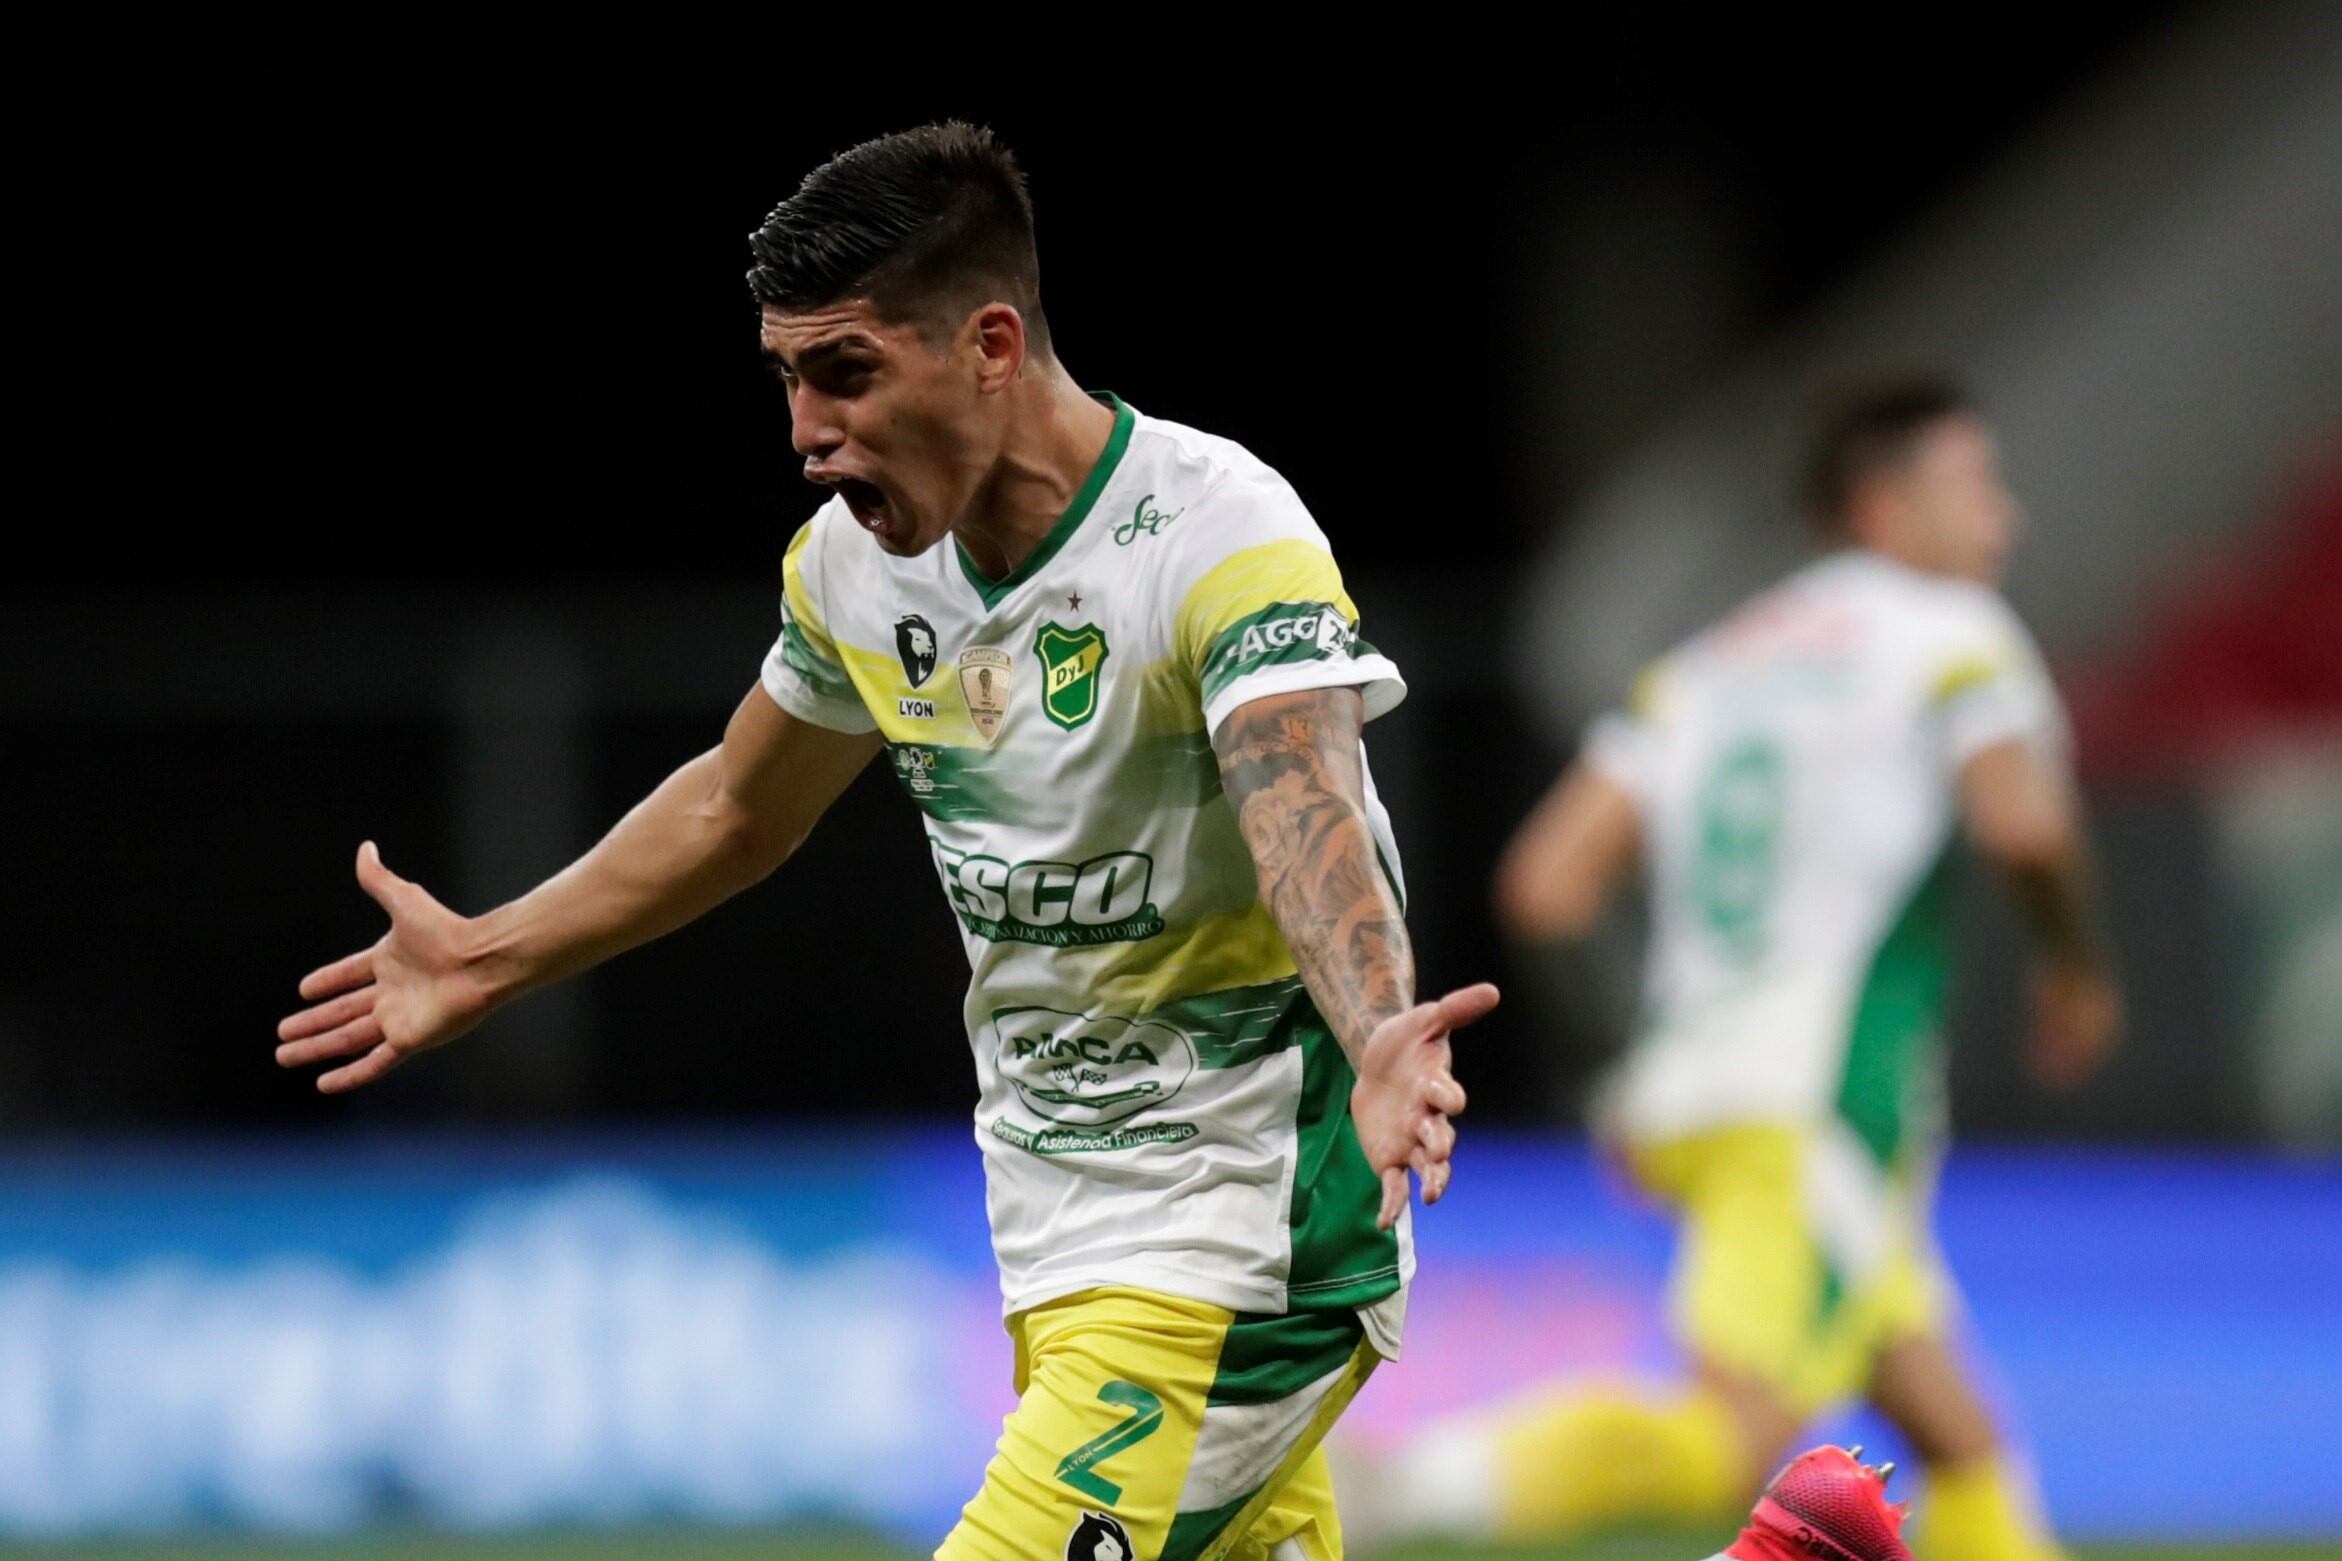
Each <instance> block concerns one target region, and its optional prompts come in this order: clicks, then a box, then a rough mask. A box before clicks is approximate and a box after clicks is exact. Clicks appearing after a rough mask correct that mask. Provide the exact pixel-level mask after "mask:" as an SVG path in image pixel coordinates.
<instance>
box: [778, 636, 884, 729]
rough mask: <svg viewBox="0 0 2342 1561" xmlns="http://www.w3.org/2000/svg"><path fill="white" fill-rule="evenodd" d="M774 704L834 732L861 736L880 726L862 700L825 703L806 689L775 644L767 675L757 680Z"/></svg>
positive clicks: (836, 700)
mask: <svg viewBox="0 0 2342 1561" xmlns="http://www.w3.org/2000/svg"><path fill="white" fill-rule="evenodd" d="M758 681H759V682H760V683H762V684H763V685H764V691H765V693H766V694H767V695H768V696H769V697H770V698H771V699H772V702H773V703H774V704H776V705H779V706H780V707H781V708H782V709H783V710H786V711H788V712H789V714H791V715H793V716H795V717H796V718H797V719H798V720H800V721H810V722H812V723H813V724H814V725H815V726H825V727H827V728H829V729H830V730H831V731H833V732H845V733H848V734H850V735H853V736H860V735H861V734H862V733H864V732H875V731H877V730H878V722H877V721H876V720H875V719H873V718H872V716H871V714H870V711H869V709H868V708H867V707H866V706H865V705H863V703H862V702H861V701H860V700H853V701H847V700H843V699H825V698H823V697H822V696H821V695H819V694H817V693H815V692H814V691H813V690H812V689H811V688H810V687H808V686H807V685H806V682H805V680H804V679H803V678H801V677H799V676H798V675H797V672H796V669H794V668H793V667H791V666H790V665H789V664H788V663H787V662H785V661H783V660H782V659H781V649H780V646H779V645H778V644H777V643H776V644H775V645H774V646H773V649H772V653H771V654H770V655H768V656H766V657H765V658H764V671H763V674H762V676H761V677H760V678H759V679H758Z"/></svg>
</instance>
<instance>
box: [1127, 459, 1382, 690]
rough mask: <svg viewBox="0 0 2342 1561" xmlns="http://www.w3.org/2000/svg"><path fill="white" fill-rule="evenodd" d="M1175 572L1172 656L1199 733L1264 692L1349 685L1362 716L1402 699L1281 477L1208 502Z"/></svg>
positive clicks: (1320, 540) (1319, 538) (1330, 558)
mask: <svg viewBox="0 0 2342 1561" xmlns="http://www.w3.org/2000/svg"><path fill="white" fill-rule="evenodd" d="M1213 505H1214V508H1215V510H1216V511H1218V513H1216V514H1215V515H1214V516H1213V517H1212V521H1213V523H1212V525H1211V526H1210V527H1209V528H1208V529H1207V528H1203V527H1198V528H1197V529H1196V531H1195V532H1194V533H1192V534H1191V535H1193V536H1196V537H1202V538H1207V539H1208V540H1207V541H1206V542H1205V543H1204V545H1203V546H1201V547H1198V548H1195V549H1194V551H1193V554H1192V556H1191V557H1189V558H1188V559H1187V560H1186V567H1185V568H1184V569H1183V570H1182V572H1181V578H1180V581H1179V585H1180V587H1181V588H1180V589H1179V590H1178V591H1177V593H1176V600H1177V607H1176V618H1175V623H1174V628H1173V640H1172V643H1173V646H1174V654H1175V655H1177V656H1178V658H1179V660H1180V662H1181V663H1182V665H1184V666H1185V667H1186V668H1187V669H1188V671H1190V672H1191V673H1192V674H1193V675H1194V677H1195V680H1196V684H1197V688H1198V691H1199V693H1200V695H1201V697H1202V700H1203V711H1204V729H1205V730H1206V731H1216V730H1218V728H1219V725H1220V723H1221V722H1222V721H1223V720H1225V719H1227V717H1228V713H1229V712H1230V711H1232V710H1234V709H1235V708H1236V707H1237V706H1239V705H1242V704H1245V703H1248V702H1249V701H1252V700H1255V699H1262V698H1266V697H1268V696H1269V695H1272V694H1290V693H1297V692H1299V691H1301V690H1303V689H1312V688H1356V689H1358V690H1359V691H1360V693H1361V694H1363V695H1364V697H1365V701H1366V718H1367V719H1368V720H1370V721H1371V720H1373V719H1374V718H1375V717H1377V716H1379V715H1382V714H1383V713H1384V712H1386V711H1388V710H1390V709H1391V708H1392V707H1393V706H1395V705H1396V704H1398V702H1399V701H1400V700H1401V699H1403V698H1405V697H1406V693H1407V685H1406V682H1405V680H1404V679H1402V678H1401V677H1400V676H1399V669H1398V667H1397V666H1396V665H1395V664H1393V662H1392V661H1391V659H1390V658H1389V657H1388V656H1385V655H1384V654H1383V653H1382V652H1381V651H1379V650H1376V649H1375V648H1374V646H1373V645H1371V644H1369V643H1368V642H1367V641H1366V640H1365V638H1363V637H1362V636H1361V635H1360V633H1359V621H1358V607H1357V604H1356V603H1354V602H1352V601H1351V600H1350V594H1349V592H1348V591H1346V590H1344V589H1343V587H1342V572H1341V570H1340V569H1339V568H1337V567H1336V566H1335V564H1334V555H1333V553H1332V551H1331V550H1330V549H1329V548H1328V547H1327V545H1326V539H1325V534H1324V533H1323V532H1321V531H1319V530H1318V528H1317V523H1316V522H1315V521H1314V520H1312V519H1311V518H1310V516H1309V512H1308V510H1307V509H1305V508H1304V507H1303V506H1302V503H1301V499H1300V496H1299V495H1298V494H1295V493H1294V492H1293V490H1292V488H1291V487H1289V486H1287V485H1286V484H1284V483H1283V482H1282V481H1277V482H1268V481H1246V482H1243V483H1242V484H1241V485H1238V486H1236V487H1235V490H1234V491H1233V492H1229V491H1223V492H1222V493H1220V494H1217V495H1215V496H1214V499H1213Z"/></svg>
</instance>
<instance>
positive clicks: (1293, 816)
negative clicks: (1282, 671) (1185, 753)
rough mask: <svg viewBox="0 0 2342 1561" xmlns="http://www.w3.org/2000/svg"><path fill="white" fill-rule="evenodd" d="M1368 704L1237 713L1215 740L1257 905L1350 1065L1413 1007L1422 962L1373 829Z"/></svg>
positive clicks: (1316, 696)
mask: <svg viewBox="0 0 2342 1561" xmlns="http://www.w3.org/2000/svg"><path fill="white" fill-rule="evenodd" d="M1364 720H1365V711H1364V706H1363V702H1362V701H1361V700H1360V698H1359V695H1358V691H1357V690H1356V689H1351V688H1332V689H1311V690H1307V691H1304V692H1302V693H1298V694H1279V695H1272V696H1270V697H1268V698H1266V699H1256V700H1254V701H1252V702H1251V703H1250V704H1246V705H1241V706H1239V707H1238V708H1237V709H1236V711H1235V712H1234V713H1233V714H1231V715H1230V716H1229V717H1228V719H1227V720H1225V721H1223V722H1222V723H1221V725H1220V729H1219V731H1218V732H1217V733H1215V734H1214V735H1213V739H1212V746H1213V747H1214V748H1215V749H1216V750H1217V751H1218V753H1219V756H1220V781H1221V784H1222V786H1223V787H1224V788H1225V789H1226V791H1227V794H1228V802H1229V805H1230V806H1231V807H1233V808H1234V809H1235V810H1236V820H1237V823H1238V825H1239V826H1240V827H1241V828H1242V829H1243V831H1244V841H1245V844H1246V845H1247V846H1249V847H1250V848H1251V850H1252V860H1253V867H1254V869H1255V871H1256V872H1257V873H1258V874H1259V878H1260V892H1261V898H1262V899H1263V900H1264V901H1266V902H1267V904H1268V907H1269V913H1270V914H1271V915H1272V916H1274V917H1275V918H1276V922H1277V926H1278V929H1279V930H1280V931H1282V932H1283V933H1284V934H1285V942H1286V943H1287V944H1288V945H1289V946H1290V947H1291V948H1292V950H1293V960H1294V963H1295V964H1296V965H1298V966H1299V967H1300V970H1301V977H1302V980H1303V981H1305V982H1306V983H1308V986H1309V995H1310V996H1311V997H1312V998H1314V999H1315V1000H1316V1002H1317V1007H1318V1012H1319V1013H1321V1014H1323V1015H1324V1016H1325V1020H1326V1023H1327V1024H1328V1025H1330V1026H1331V1027H1332V1028H1333V1032H1334V1034H1335V1036H1336V1037H1337V1038H1338V1039H1339V1040H1340V1041H1341V1043H1342V1049H1343V1050H1344V1051H1346V1052H1348V1053H1349V1054H1350V1056H1351V1060H1352V1061H1353V1062H1355V1061H1356V1060H1357V1056H1358V1052H1359V1049H1360V1048H1361V1047H1363V1046H1364V1045H1365V1044H1366V1038H1367V1037H1368V1036H1369V1035H1371V1034H1373V1033H1374V1027H1375V1026H1376V1025H1378V1024H1380V1023H1381V1022H1382V1021H1383V1020H1385V1019H1387V1018H1389V1017H1390V1016H1391V1015H1393V1014H1396V1013H1399V1012H1402V1011H1404V1010H1405V1009H1406V1008H1407V1007H1409V1006H1410V1005H1411V1004H1412V1003H1413V1002H1414V1000H1415V955H1414V950H1413V949H1412V948H1411V947H1410V946H1409V944H1408V942H1407V927H1406V923H1405V921H1403V920H1402V919H1401V916H1400V912H1399V903H1398V897H1397V895H1396V894H1395V893H1394V892H1393V891H1392V888H1391V885H1390V881H1389V880H1388V879H1387V878H1385V877H1384V876H1383V871H1382V866H1381V862H1380V861H1379V859H1378V858H1377V856H1376V853H1375V846H1374V836H1373V833H1372V831H1371V830H1369V829H1368V827H1367V822H1366V781H1365V774H1364V769H1363V766H1362V763H1361V760H1360V749H1359V730H1360V727H1361V726H1362V724H1363V722H1364Z"/></svg>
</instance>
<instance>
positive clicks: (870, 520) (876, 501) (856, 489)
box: [838, 477, 887, 532]
mask: <svg viewBox="0 0 2342 1561" xmlns="http://www.w3.org/2000/svg"><path fill="white" fill-rule="evenodd" d="M838 497H839V498H841V499H844V500H845V501H846V508H848V509H850V510H852V511H853V512H854V519H855V520H857V521H859V522H860V523H861V525H862V529H863V530H865V531H873V532H883V531H885V530H886V528H887V513H886V495H885V494H884V493H883V492H881V491H880V490H879V487H878V484H876V483H874V482H865V481H863V480H862V479H861V478H859V477H840V478H839V479H838Z"/></svg>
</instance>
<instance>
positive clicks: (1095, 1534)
mask: <svg viewBox="0 0 2342 1561" xmlns="http://www.w3.org/2000/svg"><path fill="white" fill-rule="evenodd" d="M1137 1557H1138V1547H1137V1546H1135V1545H1133V1544H1132V1543H1131V1542H1130V1530H1128V1529H1126V1528H1124V1527H1123V1526H1122V1525H1121V1524H1120V1523H1119V1522H1117V1521H1116V1520H1115V1519H1114V1518H1113V1517H1112V1516H1111V1515H1110V1514H1107V1513H1103V1512H1084V1513H1083V1514H1082V1519H1081V1521H1080V1522H1079V1523H1076V1524H1075V1525H1074V1526H1073V1532H1072V1533H1071V1534H1070V1535H1068V1536H1067V1537H1066V1541H1065V1561H1137Z"/></svg>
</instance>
